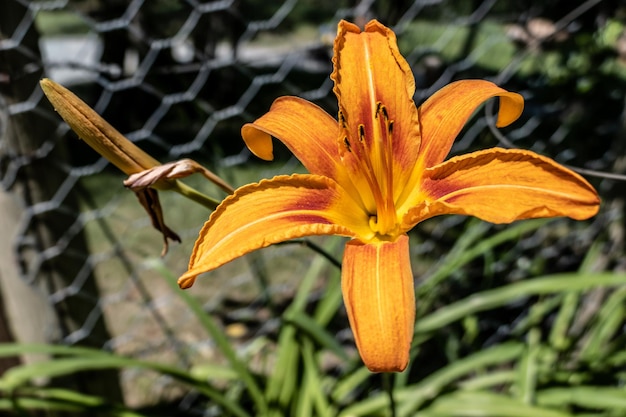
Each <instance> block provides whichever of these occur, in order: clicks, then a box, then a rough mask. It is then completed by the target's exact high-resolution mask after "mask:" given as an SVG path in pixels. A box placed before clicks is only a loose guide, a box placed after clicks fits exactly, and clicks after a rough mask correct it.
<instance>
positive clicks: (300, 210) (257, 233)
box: [178, 174, 373, 288]
mask: <svg viewBox="0 0 626 417" xmlns="http://www.w3.org/2000/svg"><path fill="white" fill-rule="evenodd" d="M368 224H369V216H368V215H367V213H365V212H363V211H361V210H360V209H359V207H358V206H355V203H354V201H353V200H352V199H351V198H350V197H349V195H348V194H347V193H346V192H345V191H344V190H343V189H342V188H341V187H339V186H338V185H337V183H335V182H334V181H332V180H331V179H329V178H326V177H323V176H319V175H306V174H301V175H298V174H296V175H290V176H286V175H284V176H278V177H274V178H272V179H271V180H263V181H261V182H260V183H255V184H249V185H245V186H243V187H241V188H239V189H237V190H236V191H235V193H234V194H233V195H231V196H229V197H227V198H226V199H224V201H223V202H222V203H221V204H220V205H219V206H218V207H217V209H215V211H214V212H213V213H212V214H211V217H210V218H209V221H207V222H206V223H205V224H204V226H203V227H202V230H201V231H200V235H199V237H198V239H197V240H196V244H195V246H194V249H193V252H192V254H191V258H190V260H189V269H188V271H187V272H186V273H185V274H183V275H182V276H181V277H180V278H179V280H178V284H179V286H180V287H181V288H188V287H190V286H191V285H193V283H194V280H195V278H196V277H197V276H198V275H199V274H202V273H204V272H208V271H210V270H213V269H215V268H217V267H219V266H221V265H224V264H225V263H227V262H230V261H232V260H233V259H235V258H238V257H240V256H242V255H245V254H246V253H249V252H252V251H253V250H256V249H260V248H264V247H266V246H269V245H271V244H274V243H278V242H283V241H286V240H290V239H294V238H298V237H302V236H310V235H342V236H348V237H360V238H364V239H368V238H369V239H371V238H372V234H373V233H372V232H371V230H370V228H369V226H368Z"/></svg>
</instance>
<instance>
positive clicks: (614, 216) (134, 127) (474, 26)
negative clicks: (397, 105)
mask: <svg viewBox="0 0 626 417" xmlns="http://www.w3.org/2000/svg"><path fill="white" fill-rule="evenodd" d="M625 13H626V5H624V4H623V2H619V1H607V0H604V1H602V0H596V1H576V2H570V1H564V0H542V1H534V0H526V1H514V2H504V1H496V0H481V1H476V0H467V1H448V0H414V1H396V2H394V1H374V0H371V1H360V2H359V1H305V0H300V1H298V0H285V1H275V2H265V1H257V0H231V1H227V0H223V1H196V0H151V1H145V0H112V1H102V0H65V1H63V0H49V1H43V0H41V1H27V0H4V1H3V2H2V4H1V5H0V92H1V93H2V94H1V95H0V149H2V153H1V159H0V172H1V180H2V186H3V191H2V194H0V196H1V199H0V206H1V207H2V209H1V213H2V216H0V217H2V219H1V220H0V231H1V232H2V235H1V238H0V240H1V241H2V243H0V248H1V249H2V250H1V251H0V262H1V264H0V277H1V280H2V297H3V300H4V302H3V305H4V319H5V320H6V321H7V322H8V323H9V324H10V325H9V327H8V328H7V329H6V331H5V334H4V335H3V337H4V340H12V339H16V340H20V341H33V342H59V343H64V344H85V345H91V346H98V347H103V348H106V349H113V350H115V351H118V352H121V353H124V354H127V355H131V356H136V357H142V358H155V359H158V360H162V361H172V362H178V363H182V364H185V363H190V362H193V361H198V360H211V359H216V360H218V359H219V358H213V355H214V352H213V349H212V342H211V341H210V340H207V339H206V337H205V336H203V335H202V334H201V332H198V331H197V328H196V325H195V324H194V322H193V320H192V315H191V313H190V312H187V311H186V310H185V308H184V306H183V304H181V302H180V300H179V298H178V297H177V296H176V295H175V294H174V293H173V291H172V290H171V287H170V286H168V284H167V283H166V282H165V281H166V280H164V279H163V276H164V274H172V275H174V276H175V275H178V274H180V273H182V272H184V271H185V266H186V263H187V260H188V257H189V254H190V253H191V247H192V244H193V241H194V240H195V237H196V235H197V232H198V229H199V227H200V226H201V225H202V223H203V222H204V221H205V220H206V218H207V217H208V214H209V213H208V212H206V210H205V209H203V208H201V207H192V206H191V204H189V203H188V202H187V201H183V200H182V199H181V198H179V197H178V196H171V195H163V196H162V199H163V201H162V203H163V206H164V208H165V216H166V221H167V223H168V225H170V227H172V228H173V229H175V230H176V231H177V232H178V234H179V235H180V236H181V238H182V244H180V245H171V246H170V250H169V253H168V254H167V255H166V256H165V258H164V259H163V260H161V259H160V258H159V254H160V252H161V245H162V242H161V240H160V237H159V235H158V232H156V231H155V230H153V229H151V227H150V224H149V219H148V218H147V217H146V216H145V214H144V213H143V212H142V210H141V208H140V206H139V205H138V204H136V201H135V197H134V196H133V194H132V193H130V192H126V191H125V190H124V189H123V186H122V180H123V177H122V174H121V173H118V172H117V171H115V170H114V169H112V168H111V167H110V165H108V164H107V162H106V161H104V160H103V159H100V158H99V157H98V156H97V155H96V154H95V153H94V152H93V151H91V150H90V149H89V148H88V147H87V146H86V145H85V144H83V143H82V142H80V141H79V140H78V139H76V137H75V135H74V134H73V133H72V132H70V131H69V129H68V127H67V126H66V125H65V124H64V123H62V122H61V119H60V118H59V117H58V116H57V115H56V114H55V113H54V112H53V110H52V108H51V107H50V106H49V104H48V103H47V102H46V100H45V98H44V97H43V93H42V91H41V90H40V88H39V84H38V81H39V80H40V79H41V78H42V77H44V76H46V77H49V78H51V79H52V80H54V81H56V82H58V83H60V84H63V85H65V86H67V87H68V88H70V89H71V90H73V91H74V92H75V93H76V94H77V95H79V96H80V97H81V98H83V99H84V100H85V101H86V102H87V103H88V104H89V105H90V106H92V107H93V108H94V109H95V110H96V111H97V112H98V113H100V114H101V115H102V116H103V117H104V118H105V119H106V120H107V121H109V122H110V123H111V124H112V125H114V126H115V127H116V128H117V129H118V130H120V131H121V132H122V133H123V134H125V135H126V136H127V137H128V138H130V139H131V140H132V141H134V142H135V143H137V144H138V145H139V146H141V147H142V148H144V149H145V150H147V151H148V152H149V153H151V154H152V155H154V156H155V157H157V159H159V160H161V161H171V160H176V159H180V158H183V157H191V158H193V159H196V160H198V161H201V162H202V163H204V164H206V165H207V166H209V167H210V168H211V169H213V170H214V171H216V172H218V173H219V174H220V175H222V176H223V177H225V178H227V179H228V180H230V181H231V182H232V183H233V184H234V185H241V184H243V183H246V182H251V181H257V180H258V179H260V178H264V177H268V176H272V175H274V174H276V173H277V172H293V171H294V170H297V169H298V165H297V162H294V160H292V159H289V157H288V155H287V153H286V152H282V153H281V152H280V151H279V152H278V158H277V159H278V161H277V162H276V163H274V164H271V165H263V164H261V163H259V162H258V161H256V160H255V159H254V158H253V157H251V156H250V154H249V153H248V152H247V151H246V150H245V147H244V145H243V142H242V140H241V139H240V135H239V129H240V127H241V125H242V124H243V123H245V122H248V121H251V120H253V119H254V118H256V117H258V116H260V115H261V114H263V113H264V112H265V111H267V109H269V106H270V104H271V102H272V101H273V100H274V99H275V98H277V97H278V96H281V95H286V94H292V95H298V96H301V97H304V98H306V99H309V100H312V101H314V102H316V103H318V104H320V105H321V106H322V107H324V108H325V109H327V110H328V111H329V112H330V113H331V114H332V113H334V112H336V101H335V99H334V98H333V96H332V91H331V89H332V83H331V81H330V79H329V74H330V72H331V71H332V67H331V61H330V57H331V55H332V40H333V38H334V35H335V30H336V24H337V21H338V20H339V19H342V18H345V19H348V20H351V21H355V22H358V23H360V24H362V23H364V22H366V21H367V20H369V19H371V18H377V19H379V20H381V21H382V22H384V23H385V24H387V25H389V26H391V27H392V28H393V29H394V31H395V32H396V34H397V36H398V40H399V44H400V47H401V50H402V52H403V54H404V55H405V56H406V57H407V60H408V61H409V63H410V65H411V66H412V68H413V71H414V74H415V76H416V83H417V93H416V96H415V100H416V102H417V103H419V102H422V101H423V100H424V99H425V98H426V97H428V96H429V95H431V94H432V93H433V92H434V91H436V90H437V89H439V88H441V87H442V86H444V85H445V84H447V83H449V82H451V81H453V80H456V79H462V78H486V79H490V80H493V81H495V82H496V83H498V84H500V85H501V86H503V87H505V88H507V89H509V90H512V91H518V92H520V93H522V94H523V95H524V96H525V98H526V109H525V112H524V115H523V116H522V118H521V119H520V121H518V122H517V123H516V124H514V126H513V127H511V128H508V129H505V130H503V131H499V132H498V131H496V130H495V129H493V128H492V127H493V125H494V123H493V113H494V108H493V106H487V108H486V111H485V112H481V114H480V115H478V116H477V117H474V118H473V119H472V121H471V123H470V124H469V125H468V126H467V127H466V129H465V130H464V131H463V133H462V135H461V136H460V137H459V139H458V140H457V142H456V144H455V147H454V149H453V152H461V151H466V150H473V149H478V148H484V147H490V146H505V147H508V146H514V147H519V148H527V149H531V150H534V151H536V152H539V153H542V154H545V155H548V156H551V157H553V158H555V159H557V160H558V161H559V162H561V163H564V164H567V165H570V166H573V167H577V168H580V169H581V170H582V172H583V173H586V174H589V175H590V176H589V177H588V178H590V179H591V180H592V181H593V182H594V184H595V185H596V186H598V187H599V190H600V192H601V195H602V198H603V211H602V214H601V215H600V216H598V217H597V218H596V219H595V220H593V221H590V222H588V223H583V224H581V225H572V224H571V223H563V224H564V225H563V226H562V227H555V228H553V230H552V231H546V230H541V231H537V232H534V233H531V234H530V235H529V236H525V237H524V238H523V239H521V240H520V242H519V244H518V245H516V246H515V247H511V248H506V249H505V250H503V253H501V254H499V255H500V259H499V261H498V262H497V265H498V268H499V272H502V271H508V272H507V274H506V277H507V278H506V279H509V280H513V279H519V278H522V277H524V276H527V275H530V274H532V273H533V271H536V270H537V268H540V269H541V270H542V271H544V270H545V271H551V272H555V271H565V270H575V269H576V268H577V267H578V266H579V264H580V262H581V259H582V254H584V253H585V252H586V250H588V248H589V247H590V246H591V245H592V243H593V242H594V241H595V242H597V241H598V240H599V241H602V242H604V245H605V247H604V248H603V251H604V253H606V256H605V257H603V258H602V259H603V262H604V265H603V268H609V269H610V268H621V267H623V260H622V259H621V257H620V254H621V251H622V245H623V236H622V234H623V228H622V226H623V225H622V223H621V222H622V219H623V217H622V214H623V210H622V208H623V207H622V205H623V191H624V189H623V186H621V185H620V184H621V182H620V180H619V178H611V175H607V174H612V175H614V176H615V175H617V174H620V173H622V172H623V171H624V170H625V169H626V165H625V161H626V160H625V159H624V151H625V147H624V143H625V141H624V129H625V126H624V120H623V111H624V97H625V92H626V32H624V27H625V26H624V16H625ZM598 174H600V176H598ZM607 177H608V178H607ZM192 181H193V180H192ZM196 185H197V186H198V187H199V188H203V189H206V187H207V186H206V185H205V184H201V183H197V184H196ZM210 191H211V192H213V191H214V192H215V193H216V195H217V193H218V191H215V190H210ZM464 221H465V220H464V219H462V218H457V217H454V218H452V217H451V218H447V219H440V220H436V221H431V222H429V223H428V224H426V226H425V227H423V228H418V229H419V230H417V231H416V232H415V233H416V235H417V236H418V239H419V242H420V243H419V244H418V245H416V246H415V247H414V248H413V254H414V256H415V258H416V259H424V265H422V264H421V263H420V265H419V266H417V268H416V269H417V270H418V271H419V270H424V269H426V267H427V264H428V262H429V261H436V260H437V259H438V257H439V256H441V254H443V253H445V251H446V250H447V248H449V247H450V246H451V244H452V243H453V241H454V239H456V237H457V236H458V233H460V230H461V229H462V225H461V223H462V222H464ZM557 224H559V223H557ZM455 225H456V226H457V227H452V226H455ZM454 230H457V232H455V231H454ZM426 231H428V233H426ZM416 241H417V240H416ZM311 256H312V254H311V253H310V252H308V251H307V250H306V249H305V248H302V247H299V246H293V245H292V246H290V245H285V246H280V247H277V248H274V249H272V250H268V251H266V252H264V253H263V254H262V256H258V257H248V258H246V259H243V260H239V261H236V262H234V263H233V264H230V265H228V266H226V267H224V268H222V269H220V270H219V271H217V272H215V273H214V274H213V275H211V277H210V279H209V278H207V279H205V280H202V282H201V283H199V285H197V287H194V291H195V295H196V296H198V297H200V298H201V299H202V300H203V302H205V307H206V309H207V310H208V311H211V312H214V313H215V314H216V315H217V316H219V317H220V318H221V319H222V321H223V323H224V325H225V326H228V325H229V324H232V325H233V327H232V329H231V330H232V332H233V335H234V336H233V337H240V338H241V339H242V340H244V339H247V340H250V338H251V337H252V336H254V335H255V334H258V333H259V332H270V331H271V326H273V325H275V324H273V323H272V322H264V321H263V317H264V316H263V309H264V308H265V307H264V304H263V303H260V302H259V301H261V300H264V298H263V297H269V298H270V299H271V300H272V302H273V303H274V304H280V302H281V300H282V299H287V298H289V297H290V295H291V294H292V293H293V290H294V288H295V287H296V286H297V284H298V281H297V277H298V276H300V275H301V274H302V271H304V270H305V269H306V268H307V265H308V262H309V261H310V259H311ZM419 262H421V261H419ZM276 263H279V264H280V265H281V267H280V271H281V272H280V273H272V274H269V278H268V281H267V287H266V288H259V286H258V285H257V283H258V280H256V279H252V276H253V275H255V274H257V275H258V274H259V273H260V274H262V273H263V271H264V268H265V267H266V266H267V265H269V264H272V265H275V264H276ZM538 263H541V265H540V266H538ZM474 267H475V268H476V269H480V268H481V265H480V263H477V264H476V265H474ZM503 274H504V272H503ZM476 285H481V284H476ZM484 285H487V284H484ZM455 291H460V292H461V293H462V292H464V291H466V292H468V291H470V289H469V288H455ZM516 314H522V313H521V312H517V313H516ZM512 319H515V317H512ZM241 323H244V324H245V325H244V326H243V328H242V327H241V326H240V325H241ZM493 325H494V329H496V330H497V331H496V332H495V333H494V334H495V335H496V336H494V337H497V334H498V332H501V331H505V330H503V329H502V326H501V325H502V323H501V322H500V323H493ZM242 343H243V342H242ZM112 377H113V378H114V377H115V376H112ZM76 383H79V384H81V383H85V384H91V383H94V382H93V381H89V378H87V379H84V380H82V382H80V381H79V382H76ZM122 387H123V391H124V392H125V395H126V400H127V401H128V402H130V403H134V404H143V403H146V402H151V401H154V400H155V399H162V398H167V397H172V398H174V397H177V396H178V395H180V392H179V391H178V389H177V388H176V387H174V386H173V385H172V384H171V383H170V381H168V380H167V379H165V378H160V379H159V380H157V381H155V380H154V377H153V376H151V375H149V374H144V373H140V372H138V371H127V372H125V373H124V375H123V379H122ZM99 389H100V390H101V389H102V388H98V387H94V388H93V392H96V393H97V392H102V391H98V390H99ZM106 390H107V391H108V390H109V389H108V388H107V389H106ZM108 395H110V392H109V393H108Z"/></svg>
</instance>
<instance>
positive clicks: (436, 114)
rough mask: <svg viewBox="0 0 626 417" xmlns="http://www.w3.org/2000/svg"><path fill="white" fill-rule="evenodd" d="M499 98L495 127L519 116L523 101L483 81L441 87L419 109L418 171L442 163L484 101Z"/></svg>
mask: <svg viewBox="0 0 626 417" xmlns="http://www.w3.org/2000/svg"><path fill="white" fill-rule="evenodd" d="M492 97H500V110H499V112H498V121H497V123H496V126H498V127H504V126H507V125H509V124H511V123H513V122H514V121H515V120H517V118H518V117H519V116H520V114H522V110H523V109H524V99H523V97H522V96H521V95H519V94H517V93H511V92H508V91H506V90H503V89H502V88H500V87H498V86H496V85H495V84H493V83H491V82H489V81H484V80H462V81H457V82H454V83H451V84H448V85H447V86H445V87H443V88H442V89H441V90H439V91H437V92H436V93H435V94H433V95H432V96H431V97H430V98H429V99H428V100H426V102H424V104H422V105H421V106H420V108H419V110H418V111H419V119H420V125H421V129H422V145H421V148H420V151H419V152H420V157H419V158H420V161H421V163H420V164H419V166H420V168H421V169H424V168H430V167H432V166H434V165H436V164H438V163H440V162H441V161H443V160H444V159H445V158H446V156H448V153H449V152H450V148H451V147H452V143H453V142H454V140H455V139H456V137H457V135H458V134H459V132H460V131H461V129H462V128H463V126H464V125H465V123H466V122H467V119H469V117H470V116H471V115H472V114H473V113H474V111H476V109H477V108H478V107H479V106H480V105H481V104H483V103H484V102H485V101H486V100H488V99H490V98H492Z"/></svg>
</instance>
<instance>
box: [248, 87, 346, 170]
mask: <svg viewBox="0 0 626 417" xmlns="http://www.w3.org/2000/svg"><path fill="white" fill-rule="evenodd" d="M241 135H242V136H243V140H244V141H245V142H246V145H247V146H248V148H249V149H250V151H251V152H252V153H253V154H255V155H256V156H258V157H259V158H261V159H265V160H268V161H269V160H272V159H273V158H274V155H273V146H272V136H273V137H275V138H277V139H279V140H280V141H281V142H283V143H284V144H285V146H287V148H289V150H290V151H291V152H293V154H294V155H295V156H296V157H297V158H298V159H299V160H300V161H301V162H302V164H303V165H304V166H305V167H306V169H307V170H308V171H309V172H310V173H312V174H317V175H324V176H326V177H329V178H334V175H335V170H336V167H337V164H338V163H339V154H338V152H337V138H338V137H339V126H338V124H337V121H336V120H335V119H333V118H332V116H330V115H329V114H328V113H326V112H325V111H324V110H322V109H321V108H320V107H318V106H316V105H315V104H313V103H311V102H309V101H306V100H303V99H301V98H298V97H281V98H279V99H277V100H276V101H274V103H273V104H272V107H271V108H270V111H269V112H268V113H266V114H265V115H263V116H262V117H261V118H259V119H257V120H256V121H255V122H254V123H248V124H246V125H244V126H243V128H242V129H241Z"/></svg>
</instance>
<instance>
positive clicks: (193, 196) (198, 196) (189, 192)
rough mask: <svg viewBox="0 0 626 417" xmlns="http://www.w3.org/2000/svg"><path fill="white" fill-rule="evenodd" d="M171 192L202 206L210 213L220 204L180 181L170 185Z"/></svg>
mask: <svg viewBox="0 0 626 417" xmlns="http://www.w3.org/2000/svg"><path fill="white" fill-rule="evenodd" d="M171 190H172V191H176V192H177V193H178V194H180V195H182V196H184V197H187V198H188V199H190V200H193V201H195V202H196V203H198V204H201V205H203V206H204V207H206V208H208V209H209V210H211V211H213V210H215V208H216V207H217V206H218V205H219V204H220V202H219V201H217V200H215V199H213V198H211V197H209V196H207V195H206V194H202V193H201V192H200V191H198V190H196V189H195V188H193V187H190V186H188V185H187V184H185V183H184V182H181V181H176V182H174V183H173V184H172V188H171Z"/></svg>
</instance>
